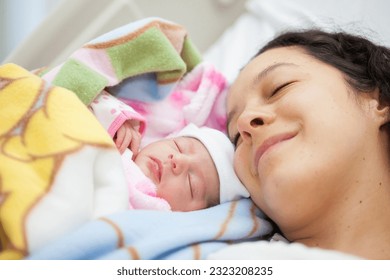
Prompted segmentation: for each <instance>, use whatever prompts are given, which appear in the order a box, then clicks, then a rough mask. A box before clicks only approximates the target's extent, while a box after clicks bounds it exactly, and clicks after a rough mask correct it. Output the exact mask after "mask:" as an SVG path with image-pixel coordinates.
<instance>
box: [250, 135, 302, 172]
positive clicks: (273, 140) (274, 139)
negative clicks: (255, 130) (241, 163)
mask: <svg viewBox="0 0 390 280" xmlns="http://www.w3.org/2000/svg"><path fill="white" fill-rule="evenodd" d="M295 135H296V133H282V134H278V135H275V136H272V137H270V138H268V139H266V140H265V141H264V142H263V143H262V144H261V146H260V147H259V148H258V149H257V151H256V154H255V158H254V166H257V165H258V163H259V161H260V159H261V157H262V156H263V155H264V153H265V152H266V151H267V150H268V149H269V148H271V147H272V146H274V145H276V144H278V143H280V142H283V141H286V140H289V139H291V138H293V137H295Z"/></svg>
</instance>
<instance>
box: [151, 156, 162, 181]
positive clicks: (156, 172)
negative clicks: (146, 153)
mask: <svg viewBox="0 0 390 280" xmlns="http://www.w3.org/2000/svg"><path fill="white" fill-rule="evenodd" d="M150 159H151V160H152V161H151V163H150V165H149V170H150V171H151V172H152V174H153V176H154V177H155V180H156V182H157V183H160V182H161V176H162V170H163V169H162V163H161V161H160V160H159V159H157V158H154V157H150Z"/></svg>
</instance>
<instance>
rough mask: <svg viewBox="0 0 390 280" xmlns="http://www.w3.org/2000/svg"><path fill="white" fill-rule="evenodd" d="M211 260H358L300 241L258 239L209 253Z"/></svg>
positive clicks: (351, 256)
mask: <svg viewBox="0 0 390 280" xmlns="http://www.w3.org/2000/svg"><path fill="white" fill-rule="evenodd" d="M208 259H210V260H232V259H236V260H239V259H245V260H358V259H361V258H359V257H357V256H353V255H349V254H344V253H341V252H338V251H332V250H324V249H319V248H309V247H306V246H304V245H302V244H299V243H285V242H282V241H273V242H272V241H271V242H270V241H256V242H245V243H241V244H237V245H231V246H228V247H225V248H224V249H221V250H219V251H217V252H215V253H212V254H210V255H209V257H208Z"/></svg>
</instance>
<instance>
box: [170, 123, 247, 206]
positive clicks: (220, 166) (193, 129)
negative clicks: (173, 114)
mask: <svg viewBox="0 0 390 280" xmlns="http://www.w3.org/2000/svg"><path fill="white" fill-rule="evenodd" d="M176 136H184V137H193V138H196V139H198V140H199V141H200V142H202V144H203V145H204V146H205V147H206V149H207V150H208V152H209V154H210V156H211V158H212V159H213V161H214V164H215V167H216V168H217V172H218V176H219V182H220V188H219V200H220V203H224V202H227V201H232V200H237V199H239V198H243V197H249V193H248V191H247V190H246V188H245V187H244V185H243V184H242V183H241V181H240V179H238V177H237V175H236V173H235V171H234V168H233V156H234V147H233V144H232V143H231V142H230V140H229V138H228V137H227V136H226V135H225V134H224V133H222V132H221V131H218V130H216V129H212V128H208V127H198V126H196V125H194V124H192V123H190V124H188V125H187V126H186V127H184V128H183V129H182V130H180V131H179V132H178V133H177V134H176Z"/></svg>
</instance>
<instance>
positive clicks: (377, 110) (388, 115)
mask: <svg viewBox="0 0 390 280" xmlns="http://www.w3.org/2000/svg"><path fill="white" fill-rule="evenodd" d="M366 98H368V105H369V106H368V107H369V108H368V109H369V114H370V115H371V116H372V117H374V119H375V120H376V121H377V123H378V127H382V126H383V125H385V124H387V123H389V121H390V108H389V105H385V104H381V102H380V100H379V99H380V98H379V89H375V91H374V92H371V93H370V94H369V95H368V94H367V96H366Z"/></svg>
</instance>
